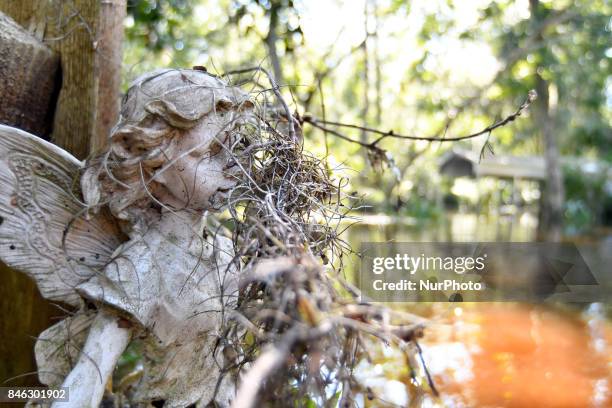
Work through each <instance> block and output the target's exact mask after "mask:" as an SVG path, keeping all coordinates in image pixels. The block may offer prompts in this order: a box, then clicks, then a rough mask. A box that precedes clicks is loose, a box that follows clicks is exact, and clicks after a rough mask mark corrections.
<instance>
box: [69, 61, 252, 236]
mask: <svg viewBox="0 0 612 408" xmlns="http://www.w3.org/2000/svg"><path fill="white" fill-rule="evenodd" d="M252 109H253V104H252V102H250V101H249V100H248V97H247V95H246V94H245V93H244V92H242V91H241V90H239V89H238V88H234V87H229V86H227V85H226V84H225V83H224V82H222V81H221V80H219V79H217V78H216V77H214V76H211V75H209V74H207V73H206V72H202V71H195V70H159V71H155V72H152V73H149V74H146V75H144V76H143V77H140V78H138V79H137V80H136V81H134V83H133V84H132V86H131V87H130V89H129V90H128V92H127V94H126V96H125V98H124V102H123V106H122V110H121V118H120V121H119V123H118V124H117V126H116V127H115V128H114V130H113V132H112V135H111V139H110V140H111V142H110V147H109V149H108V151H107V152H105V153H104V154H102V155H100V156H98V157H97V158H95V159H93V160H91V161H90V166H89V167H88V168H87V170H86V171H85V174H84V175H83V178H82V181H81V184H82V189H83V193H84V196H85V200H86V202H87V203H88V204H89V205H92V206H97V205H101V204H108V206H109V208H110V209H111V211H112V213H113V215H115V216H116V217H117V218H119V219H122V220H127V221H130V222H131V223H132V224H135V225H139V224H143V223H146V217H147V215H146V214H147V210H148V209H149V206H148V205H147V204H146V203H147V202H152V203H153V205H154V206H161V207H169V208H172V209H175V210H182V209H187V210H195V211H204V210H218V209H219V208H221V207H222V206H223V204H224V202H225V201H226V199H227V195H228V193H229V192H230V191H231V189H232V188H233V187H235V186H236V184H237V182H238V181H239V179H240V173H241V171H240V166H239V163H238V162H237V161H236V160H234V155H233V153H232V151H233V150H234V149H235V148H236V146H237V145H238V144H240V143H241V142H242V141H243V139H244V136H243V135H242V134H241V132H242V131H243V129H244V128H245V127H246V126H248V124H249V122H250V121H251V119H252V117H253V116H252ZM143 203H144V204H143Z"/></svg>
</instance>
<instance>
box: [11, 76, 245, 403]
mask: <svg viewBox="0 0 612 408" xmlns="http://www.w3.org/2000/svg"><path fill="white" fill-rule="evenodd" d="M253 108H254V105H253V103H252V102H250V101H249V99H248V96H247V94H246V93H244V92H242V91H241V90H240V89H238V88H236V87H232V86H229V85H228V84H227V83H225V82H224V81H222V80H221V79H218V78H216V77H214V76H212V75H210V74H208V73H206V72H204V71H199V70H184V69H180V70H179V69H172V70H158V71H155V72H152V73H149V74H146V75H144V76H142V77H140V78H138V79H137V80H136V81H135V82H134V83H133V84H132V85H131V86H130V88H129V90H128V92H127V94H126V95H125V97H124V100H123V104H122V109H121V117H120V120H119V123H118V124H117V125H116V126H115V128H114V129H113V131H112V134H111V135H110V142H109V144H108V148H107V149H106V150H105V151H104V152H102V153H101V154H98V155H96V156H95V157H93V158H91V159H88V160H86V161H85V162H81V161H79V160H77V159H75V158H74V157H72V156H71V155H70V154H68V153H67V152H65V151H63V150H62V149H60V148H58V147H56V146H54V145H52V144H50V143H47V142H45V141H43V140H41V139H39V138H37V137H35V136H33V135H31V134H29V133H26V132H23V131H21V130H18V129H15V128H11V127H7V126H0V217H1V218H0V257H1V258H2V260H3V261H4V262H5V263H6V264H8V265H9V266H11V267H13V268H16V269H19V270H21V271H23V272H24V273H26V274H28V275H29V276H30V277H32V278H33V279H34V280H35V281H36V282H37V284H38V287H39V289H40V292H41V293H42V295H43V296H44V297H45V298H47V299H49V300H51V301H57V302H63V303H65V304H69V305H71V306H72V307H73V310H75V312H74V313H73V314H71V315H70V316H69V317H67V318H65V319H64V320H62V321H60V322H59V323H57V324H55V325H54V326H52V327H50V328H48V329H47V330H45V331H44V332H43V333H42V334H41V336H40V337H39V339H38V340H37V342H36V346H35V353H36V360H37V364H38V369H39V378H40V381H41V382H42V383H44V384H47V385H49V386H52V387H58V386H64V387H69V390H70V401H69V402H68V403H60V402H56V403H54V404H53V406H54V407H55V406H61V407H74V408H84V407H98V406H99V405H100V402H101V400H102V398H103V394H104V390H105V386H106V385H107V383H108V381H109V378H110V377H111V375H112V373H113V370H114V368H115V366H116V364H117V362H118V360H119V358H120V356H121V355H122V353H124V351H125V350H126V347H128V345H130V344H131V343H132V342H134V341H138V342H139V344H141V345H142V351H141V353H142V366H143V370H142V372H143V377H142V378H141V379H140V382H139V383H138V386H137V387H135V389H136V391H135V395H134V396H133V400H134V401H137V403H138V406H143V407H144V406H150V405H149V404H150V403H151V402H152V401H156V400H162V401H165V402H164V405H163V406H164V407H187V406H191V405H193V404H195V406H197V407H200V406H206V405H208V404H209V403H214V404H217V406H227V405H228V404H229V402H230V400H231V399H232V395H233V392H234V391H233V384H234V382H233V381H232V380H231V379H229V378H228V379H223V380H221V379H220V378H221V373H222V367H221V363H220V361H221V360H222V358H221V359H219V358H217V357H218V356H217V355H216V352H217V350H218V347H216V344H217V340H218V339H219V337H220V336H221V335H222V334H221V333H220V330H221V327H222V325H223V322H224V319H225V318H226V314H225V313H224V311H225V310H227V309H228V308H229V309H231V308H232V307H234V306H235V304H236V301H237V291H238V279H237V278H238V277H237V268H236V267H235V266H234V263H233V259H234V254H233V250H232V245H231V241H230V240H229V239H228V238H225V237H221V236H220V235H218V234H206V232H205V225H206V224H205V214H206V213H207V212H213V211H217V210H220V209H221V208H223V206H224V203H225V202H226V201H227V197H228V194H229V192H230V191H231V189H233V188H234V187H235V186H236V185H237V184H238V183H239V181H240V179H241V177H243V175H242V172H241V169H242V167H241V165H240V163H238V162H236V160H235V159H234V157H235V156H234V155H233V154H232V149H233V148H234V147H235V145H236V144H237V143H240V140H241V138H242V137H243V134H244V132H245V131H246V130H245V129H247V128H248V126H249V123H252V119H253V117H254V114H253ZM30 405H32V406H35V404H33V403H31V404H30Z"/></svg>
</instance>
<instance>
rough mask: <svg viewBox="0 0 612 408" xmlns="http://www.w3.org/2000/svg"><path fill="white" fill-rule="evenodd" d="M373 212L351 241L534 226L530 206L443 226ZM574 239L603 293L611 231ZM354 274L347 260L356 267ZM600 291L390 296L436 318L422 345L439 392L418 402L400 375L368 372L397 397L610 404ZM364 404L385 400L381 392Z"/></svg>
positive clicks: (488, 234)
mask: <svg viewBox="0 0 612 408" xmlns="http://www.w3.org/2000/svg"><path fill="white" fill-rule="evenodd" d="M366 221H368V222H371V223H370V224H362V225H358V226H356V227H353V228H352V229H350V230H349V233H348V240H349V242H350V243H351V244H352V245H353V247H355V248H358V247H359V243H360V242H365V241H371V242H381V241H389V240H395V241H399V242H402V241H403V242H411V241H412V242H414V241H421V242H435V241H453V242H474V241H482V242H484V241H488V242H491V241H515V242H520V241H522V242H529V241H532V240H533V239H534V237H535V227H536V222H535V218H534V217H533V216H530V215H528V214H527V215H525V214H523V215H517V216H515V217H511V218H506V219H503V218H483V217H477V216H475V215H461V214H457V215H453V216H451V217H449V219H448V220H447V221H445V222H444V223H442V224H441V225H435V226H427V227H423V226H417V225H413V224H412V223H410V222H406V221H405V220H397V219H392V218H389V217H384V216H382V217H369V218H368V219H366ZM373 224H374V225H373ZM576 242H577V244H579V245H578V247H579V249H580V251H581V253H582V255H583V257H584V258H585V261H586V262H587V264H588V265H589V267H590V268H591V271H592V273H593V274H594V275H595V276H596V278H597V279H598V281H599V282H600V284H601V285H602V286H603V287H605V290H604V291H603V293H612V278H611V277H610V272H612V271H611V270H610V267H609V265H612V238H611V237H610V235H607V236H606V235H605V234H604V235H602V236H598V237H596V238H594V239H593V238H584V237H583V238H580V239H579V240H577V241H576ZM352 264H353V265H354V263H352ZM353 268H356V267H353ZM355 273H356V270H351V268H349V270H348V274H349V276H351V275H352V276H355V275H353V274H355ZM595 300H598V301H600V303H591V304H586V305H579V306H576V305H573V306H571V305H569V306H567V305H566V306H559V305H544V304H541V305H531V304H517V303H503V302H499V303H471V304H460V303H452V304H451V303H438V304H427V305H423V304H421V305H416V306H410V305H406V304H391V305H390V306H391V307H398V308H403V309H408V310H410V311H416V312H419V313H421V314H423V313H424V314H426V315H427V317H429V318H430V319H431V324H430V325H429V327H428V328H427V329H426V336H425V338H424V339H422V341H421V346H422V349H423V357H424V360H425V362H426V365H427V367H428V369H429V371H430V373H431V375H432V377H433V380H434V383H435V386H436V388H437V389H438V390H439V392H440V396H439V397H438V398H434V397H426V398H425V400H424V401H423V400H421V401H420V402H419V405H416V404H415V396H414V395H411V394H410V393H411V387H410V386H409V384H406V383H405V381H404V382H403V383H402V382H401V381H400V382H398V381H396V380H391V381H390V382H388V383H387V384H383V383H380V382H378V383H376V381H374V380H375V378H374V374H367V373H370V372H372V373H373V371H369V370H370V369H369V368H368V369H367V370H364V371H363V372H364V373H366V374H364V381H366V382H368V381H370V382H371V383H372V384H374V386H373V388H376V387H377V386H378V387H379V388H380V389H379V391H380V392H382V393H383V395H385V399H386V400H387V401H391V402H394V403H395V404H396V405H395V406H397V405H399V406H411V407H413V406H414V407H417V406H428V407H437V406H440V407H468V408H480V407H508V408H532V407H533V408H566V407H567V408H581V407H612V324H611V323H610V319H609V310H610V304H609V302H608V303H606V302H605V301H606V299H594V301H595ZM602 300H603V301H604V302H603V303H601V301H602ZM387 378H389V376H387ZM398 384H400V385H401V384H404V385H405V387H401V386H398ZM365 405H366V406H385V405H384V404H382V403H376V402H375V401H374V402H367V403H366V404H365ZM391 406H394V405H391Z"/></svg>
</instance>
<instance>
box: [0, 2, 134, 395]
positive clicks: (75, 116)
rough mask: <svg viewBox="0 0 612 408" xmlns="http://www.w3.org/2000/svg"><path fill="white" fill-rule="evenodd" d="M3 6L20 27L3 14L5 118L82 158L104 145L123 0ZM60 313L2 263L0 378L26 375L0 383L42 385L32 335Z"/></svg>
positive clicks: (112, 112) (116, 80)
mask: <svg viewBox="0 0 612 408" xmlns="http://www.w3.org/2000/svg"><path fill="white" fill-rule="evenodd" d="M0 11H1V12H3V13H5V14H6V15H8V16H9V17H11V18H13V19H14V20H15V21H16V22H17V23H18V24H19V25H20V26H21V27H22V28H19V27H18V26H17V24H15V23H14V22H10V20H8V19H6V18H4V19H0V21H2V23H3V24H4V25H5V26H3V27H0V122H2V123H8V124H10V125H12V126H17V127H20V128H22V129H25V130H28V131H30V132H33V133H34V134H37V135H38V136H41V137H46V138H48V139H50V140H51V141H52V142H54V143H55V144H57V145H59V146H61V147H63V148H64V149H66V150H68V151H69V152H70V153H72V154H73V155H75V156H76V157H77V158H79V159H84V158H86V157H87V156H88V155H90V154H91V153H92V152H93V151H94V150H97V149H100V148H101V147H103V146H104V145H105V144H106V140H107V137H108V134H109V132H110V129H111V128H112V126H113V125H114V123H115V122H116V121H117V117H118V112H119V105H120V98H119V84H120V76H121V43H122V39H123V19H124V17H125V13H126V0H100V1H98V0H96V1H93V0H21V1H14V0H0ZM9 26H10V27H11V29H10V31H9V30H8V29H6V28H4V27H9ZM14 33H19V35H16V34H14ZM15 36H17V37H20V38H21V40H19V41H17V40H15V39H14V37H15ZM7 43H8V45H7ZM54 64H55V67H56V68H57V67H59V69H56V71H55V72H54V71H53V66H54ZM56 87H57V88H59V92H58V89H56ZM7 96H10V98H7ZM2 111H5V112H7V113H6V114H4V116H3V113H2ZM59 314H61V312H60V310H59V309H58V308H56V307H54V306H53V305H51V304H50V303H49V302H47V301H45V300H44V299H42V298H41V297H40V295H39V294H38V289H37V288H36V285H35V284H34V283H33V282H31V281H30V280H29V279H28V278H27V277H26V276H25V275H23V274H21V273H18V272H16V271H13V270H11V269H9V268H7V267H6V266H4V265H0V338H1V339H2V341H0V383H2V382H3V381H4V380H6V379H7V378H11V377H14V376H17V375H22V377H20V378H18V379H15V380H13V381H10V382H8V383H6V384H0V385H3V386H9V385H10V386H25V385H35V384H36V383H37V378H36V375H24V374H27V373H35V371H36V365H35V362H34V357H33V349H34V347H33V344H34V337H35V336H37V335H38V334H39V333H40V332H41V331H42V330H44V329H45V328H47V327H49V326H50V325H52V324H54V323H55V321H54V319H52V317H53V316H57V315H59Z"/></svg>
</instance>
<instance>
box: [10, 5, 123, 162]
mask: <svg viewBox="0 0 612 408" xmlns="http://www.w3.org/2000/svg"><path fill="white" fill-rule="evenodd" d="M126 7H127V6H126V0H104V1H98V0H96V1H92V0H21V1H13V0H0V11H2V12H4V13H6V14H7V15H9V16H10V17H12V18H13V19H15V21H17V22H18V23H19V24H20V25H21V26H23V27H24V28H26V29H28V31H30V32H31V33H33V34H34V35H35V36H36V37H38V38H39V39H41V40H42V41H43V43H45V44H46V45H47V46H48V47H49V48H51V49H52V50H53V51H55V52H57V53H58V54H59V56H60V61H61V63H60V64H61V81H62V86H61V90H60V93H59V99H58V101H57V109H56V112H55V117H54V121H53V132H52V134H51V141H52V142H54V143H55V144H57V145H58V146H61V147H63V148H64V149H66V150H67V151H69V152H70V153H72V154H73V155H75V156H76V157H77V158H79V159H84V158H86V157H87V156H88V155H89V154H90V153H91V152H92V151H94V150H97V149H99V148H101V147H103V146H104V145H105V143H106V140H107V137H108V134H109V132H110V130H111V128H112V126H113V125H114V123H115V122H116V120H117V116H118V113H119V106H120V98H119V84H120V80H121V43H122V41H123V19H124V18H125V15H126V10H127V8H126Z"/></svg>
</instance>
